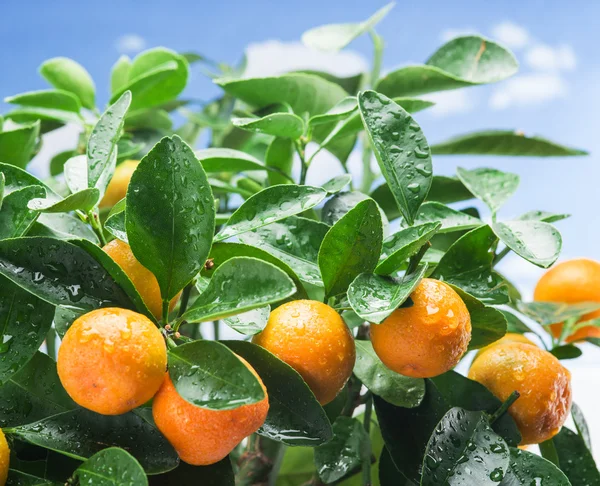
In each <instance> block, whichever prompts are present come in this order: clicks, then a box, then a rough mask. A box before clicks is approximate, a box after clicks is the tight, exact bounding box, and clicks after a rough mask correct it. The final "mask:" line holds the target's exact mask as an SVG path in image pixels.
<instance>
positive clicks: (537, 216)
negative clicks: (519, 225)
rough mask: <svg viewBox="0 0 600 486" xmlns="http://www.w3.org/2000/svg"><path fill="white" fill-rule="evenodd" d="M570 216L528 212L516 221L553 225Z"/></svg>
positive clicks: (546, 212) (545, 212)
mask: <svg viewBox="0 0 600 486" xmlns="http://www.w3.org/2000/svg"><path fill="white" fill-rule="evenodd" d="M570 217H571V215H570V214H564V213H550V212H548V211H528V212H527V213H525V214H522V215H521V216H519V217H518V218H517V219H518V220H520V221H543V222H544V223H555V222H556V221H560V220H562V219H567V218H570Z"/></svg>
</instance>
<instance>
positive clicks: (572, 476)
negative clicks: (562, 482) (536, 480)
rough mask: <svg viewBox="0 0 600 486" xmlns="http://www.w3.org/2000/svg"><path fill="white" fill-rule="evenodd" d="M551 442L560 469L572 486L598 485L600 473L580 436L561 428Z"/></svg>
mask: <svg viewBox="0 0 600 486" xmlns="http://www.w3.org/2000/svg"><path fill="white" fill-rule="evenodd" d="M552 442H553V443H554V446H555V447H556V452H557V454H558V461H559V464H560V469H561V470H562V472H563V473H565V475H566V476H567V478H569V481H571V484H572V485H573V486H575V485H580V484H581V485H587V486H598V485H600V471H598V466H597V465H596V463H595V462H594V457H593V456H592V453H591V452H590V450H589V449H588V448H587V447H586V445H585V441H584V440H583V438H582V437H581V436H580V435H577V434H576V433H575V432H573V431H572V430H570V429H568V428H567V427H563V428H562V429H561V431H560V432H559V433H558V435H555V436H554V437H553V438H552Z"/></svg>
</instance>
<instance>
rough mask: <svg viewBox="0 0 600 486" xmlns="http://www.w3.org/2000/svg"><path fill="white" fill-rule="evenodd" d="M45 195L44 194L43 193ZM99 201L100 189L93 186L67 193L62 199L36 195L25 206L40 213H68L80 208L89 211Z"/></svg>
mask: <svg viewBox="0 0 600 486" xmlns="http://www.w3.org/2000/svg"><path fill="white" fill-rule="evenodd" d="M44 195H45V194H44ZM99 201H100V191H99V190H98V189H96V188H95V187H92V188H89V189H83V190H82V191H79V192H76V193H75V194H69V195H68V196H67V197H66V198H64V199H63V200H62V201H56V200H54V198H50V199H48V198H45V197H38V198H35V199H31V200H30V201H29V203H28V204H27V207H28V208H29V209H31V210H32V211H40V212H42V213H68V212H69V211H75V210H76V209H80V210H82V211H85V212H87V211H90V210H92V209H93V208H95V207H96V205H97V204H98V202H99Z"/></svg>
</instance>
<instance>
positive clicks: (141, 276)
mask: <svg viewBox="0 0 600 486" xmlns="http://www.w3.org/2000/svg"><path fill="white" fill-rule="evenodd" d="M103 250H104V251H105V252H106V253H107V254H108V256H110V257H111V258H112V259H113V260H114V261H115V262H117V264H118V265H119V266H120V267H121V269H122V270H123V271H124V272H125V274H126V275H127V276H128V277H129V279H130V280H131V281H132V282H133V285H134V287H135V288H136V289H137V291H138V292H139V294H140V296H141V297H142V299H143V300H144V302H145V303H146V305H147V306H148V309H150V312H152V315H153V316H154V317H156V318H160V317H161V315H162V298H161V296H160V287H159V286H158V281H157V280H156V277H155V276H154V274H153V273H152V272H151V271H150V270H148V269H147V268H146V267H145V266H144V265H142V264H141V263H140V262H139V261H138V260H137V258H136V257H135V256H134V254H133V252H132V251H131V247H130V246H129V245H128V244H127V243H125V242H124V241H121V240H118V239H114V240H112V241H111V242H110V243H108V244H107V245H106V246H105V247H104V248H103ZM180 294H181V292H180V293H179V294H178V295H176V296H175V297H173V299H172V300H171V303H170V305H169V309H170V310H173V307H175V304H176V303H177V300H178V299H179V295H180Z"/></svg>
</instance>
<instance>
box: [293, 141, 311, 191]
mask: <svg viewBox="0 0 600 486" xmlns="http://www.w3.org/2000/svg"><path fill="white" fill-rule="evenodd" d="M294 145H295V146H296V152H297V154H298V157H300V163H301V167H300V182H299V184H300V185H304V184H305V183H306V174H307V173H308V163H307V162H306V144H304V143H303V142H302V141H300V140H296V141H295V143H294Z"/></svg>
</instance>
